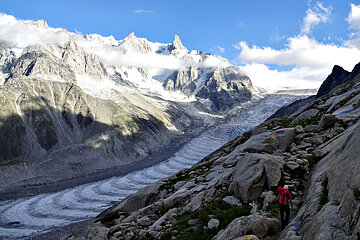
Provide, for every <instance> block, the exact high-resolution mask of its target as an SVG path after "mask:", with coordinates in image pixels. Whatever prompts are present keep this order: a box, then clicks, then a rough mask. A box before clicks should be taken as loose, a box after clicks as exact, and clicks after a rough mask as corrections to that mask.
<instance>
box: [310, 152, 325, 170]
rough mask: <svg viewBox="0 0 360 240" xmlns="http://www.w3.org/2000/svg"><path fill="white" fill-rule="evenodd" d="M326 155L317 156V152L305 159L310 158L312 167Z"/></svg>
mask: <svg viewBox="0 0 360 240" xmlns="http://www.w3.org/2000/svg"><path fill="white" fill-rule="evenodd" d="M323 157H324V156H316V155H315V154H312V155H311V156H309V157H306V158H305V159H306V160H308V162H309V165H310V167H311V168H312V167H313V166H315V164H316V163H318V162H319V161H320V160H321V159H322V158H323Z"/></svg>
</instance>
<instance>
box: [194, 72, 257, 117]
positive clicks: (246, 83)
mask: <svg viewBox="0 0 360 240" xmlns="http://www.w3.org/2000/svg"><path fill="white" fill-rule="evenodd" d="M252 89H253V87H252V84H251V81H250V79H249V78H248V77H247V76H245V75H243V74H242V73H241V72H240V71H239V70H238V69H237V68H236V67H232V66H230V67H226V68H218V69H216V70H215V71H214V72H213V73H211V75H210V77H209V79H208V80H207V81H206V82H205V85H204V86H203V87H202V88H201V89H200V91H199V92H198V93H197V94H196V96H197V97H199V98H204V99H209V100H210V101H211V102H212V106H211V107H212V109H213V110H214V111H225V110H228V109H230V108H231V107H233V106H234V105H236V104H238V103H242V102H246V101H249V100H250V99H251V96H252V93H251V90H252Z"/></svg>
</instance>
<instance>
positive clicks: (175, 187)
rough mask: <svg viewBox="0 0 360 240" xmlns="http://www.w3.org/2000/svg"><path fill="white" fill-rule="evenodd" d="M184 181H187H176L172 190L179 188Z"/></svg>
mask: <svg viewBox="0 0 360 240" xmlns="http://www.w3.org/2000/svg"><path fill="white" fill-rule="evenodd" d="M185 183H187V182H186V181H179V182H177V183H175V184H174V190H175V191H177V190H179V189H180V188H181V187H182V186H184V185H185Z"/></svg>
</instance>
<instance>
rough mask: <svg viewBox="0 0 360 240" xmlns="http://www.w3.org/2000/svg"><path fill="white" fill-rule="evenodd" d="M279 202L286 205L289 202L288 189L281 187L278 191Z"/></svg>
mask: <svg viewBox="0 0 360 240" xmlns="http://www.w3.org/2000/svg"><path fill="white" fill-rule="evenodd" d="M279 202H280V204H281V205H288V203H289V190H287V189H285V188H283V189H282V190H281V191H280V196H279Z"/></svg>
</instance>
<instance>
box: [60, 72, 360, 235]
mask: <svg viewBox="0 0 360 240" xmlns="http://www.w3.org/2000/svg"><path fill="white" fill-rule="evenodd" d="M359 106H360V76H355V77H354V78H353V79H351V80H349V81H347V82H345V83H343V84H342V85H340V86H337V87H336V88H334V89H333V90H331V91H330V92H329V93H328V94H325V95H323V96H322V97H319V98H318V99H316V100H314V101H311V102H310V103H307V104H306V105H304V106H302V107H301V108H300V109H299V110H297V111H296V112H295V113H293V114H292V115H290V116H288V117H285V118H275V119H271V120H267V121H265V122H264V123H262V124H260V125H259V126H258V127H256V128H255V129H254V130H252V131H250V132H247V133H245V134H243V135H242V136H239V137H237V138H236V139H234V140H233V141H231V142H229V143H227V144H225V145H224V146H223V147H221V148H220V149H218V150H217V151H215V152H213V153H212V154H210V155H209V156H207V157H205V158H204V159H203V160H202V161H200V162H199V163H198V164H196V165H194V166H193V167H191V168H189V169H185V170H183V171H180V172H178V173H177V174H176V175H174V176H172V177H169V178H166V179H163V180H160V181H158V182H156V183H154V184H152V185H150V186H147V187H145V188H143V189H141V190H139V191H138V192H137V193H135V194H133V195H131V196H129V197H128V198H126V199H124V200H122V201H121V202H119V203H117V204H115V205H114V206H113V207H112V208H110V209H108V210H107V211H105V212H103V213H102V214H101V215H99V217H98V218H96V220H94V221H93V222H92V223H91V224H90V225H87V226H86V227H82V228H80V229H77V230H75V231H74V232H73V233H72V235H70V236H68V237H67V238H66V239H71V240H74V239H111V240H115V239H216V240H225V239H226V240H227V239H287V240H290V239H291V240H295V239H296V240H298V239H299V240H300V239H306V240H307V239H324V240H325V239H326V240H328V239H354V240H355V239H359V237H360V214H359V213H360V193H359V191H360V175H359V173H360V171H359V170H360V169H359V162H358V156H359V153H360V152H359V148H358V143H359V141H360V134H359V133H360V131H359V128H360V125H359V124H360V122H359V119H360V108H359ZM284 184H287V185H289V186H290V191H291V193H292V195H293V198H294V199H293V203H294V205H295V212H293V213H292V218H291V219H292V220H291V223H290V224H289V225H288V226H287V227H286V229H285V230H284V231H281V230H280V229H281V227H280V222H279V220H278V218H279V210H278V208H277V204H276V194H277V192H276V189H277V186H278V185H284Z"/></svg>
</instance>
